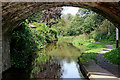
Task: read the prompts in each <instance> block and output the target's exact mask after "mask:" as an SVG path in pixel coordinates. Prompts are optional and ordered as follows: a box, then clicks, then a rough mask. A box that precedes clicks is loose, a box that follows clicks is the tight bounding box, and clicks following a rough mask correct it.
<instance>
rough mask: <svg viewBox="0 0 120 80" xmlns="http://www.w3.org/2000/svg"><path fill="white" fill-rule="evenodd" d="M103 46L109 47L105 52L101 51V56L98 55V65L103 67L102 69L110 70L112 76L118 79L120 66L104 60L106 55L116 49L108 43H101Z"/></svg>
mask: <svg viewBox="0 0 120 80" xmlns="http://www.w3.org/2000/svg"><path fill="white" fill-rule="evenodd" d="M97 43H99V42H97ZM101 44H105V45H106V46H107V49H106V50H103V51H100V54H98V56H97V62H98V63H97V64H98V65H99V66H101V67H102V68H104V69H106V70H108V71H109V72H111V73H112V74H114V75H115V76H116V77H119V78H120V72H119V71H120V65H115V64H112V63H110V62H109V61H108V60H106V59H105V58H104V53H106V52H108V51H110V50H112V49H114V47H113V46H112V45H110V44H107V43H101Z"/></svg>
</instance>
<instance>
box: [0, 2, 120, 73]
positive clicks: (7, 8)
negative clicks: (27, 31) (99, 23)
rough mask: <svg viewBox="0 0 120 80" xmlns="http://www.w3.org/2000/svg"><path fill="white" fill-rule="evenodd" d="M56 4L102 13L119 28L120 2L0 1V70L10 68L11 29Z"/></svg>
mask: <svg viewBox="0 0 120 80" xmlns="http://www.w3.org/2000/svg"><path fill="white" fill-rule="evenodd" d="M70 1H71V2H70ZM98 1H99V0H98ZM56 6H60V7H61V6H74V7H80V8H87V9H90V10H92V11H95V12H96V13H98V14H101V15H103V16H104V17H106V18H107V19H109V20H110V21H111V22H112V23H114V24H115V26H116V27H118V28H119V29H120V2H72V0H69V2H2V31H0V32H1V33H0V36H1V37H2V39H1V38H0V47H1V48H0V51H2V54H1V55H2V71H4V70H6V69H8V68H10V40H11V39H10V37H11V33H12V31H13V30H14V29H15V28H16V27H17V26H19V25H20V24H21V23H22V22H23V21H24V20H25V19H26V18H28V17H29V16H31V15H33V14H34V13H38V12H40V11H42V10H43V9H47V8H49V7H56ZM1 45H2V46H1ZM0 61H1V60H0ZM0 65H1V64H0ZM2 71H1V72H2Z"/></svg>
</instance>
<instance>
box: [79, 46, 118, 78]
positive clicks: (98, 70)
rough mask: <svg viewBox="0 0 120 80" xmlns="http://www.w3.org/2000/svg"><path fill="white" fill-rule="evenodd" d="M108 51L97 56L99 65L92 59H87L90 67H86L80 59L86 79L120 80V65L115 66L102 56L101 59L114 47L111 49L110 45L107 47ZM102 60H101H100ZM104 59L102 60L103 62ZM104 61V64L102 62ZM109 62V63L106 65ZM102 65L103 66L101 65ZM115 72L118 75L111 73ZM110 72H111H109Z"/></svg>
mask: <svg viewBox="0 0 120 80" xmlns="http://www.w3.org/2000/svg"><path fill="white" fill-rule="evenodd" d="M106 46H107V49H106V50H103V51H100V54H99V55H98V56H97V63H96V62H95V61H94V60H91V59H89V58H88V59H87V63H88V65H84V64H82V63H81V61H80V57H79V58H78V61H79V62H78V63H79V65H80V66H81V67H80V68H81V72H82V74H83V75H84V76H85V77H86V78H89V79H90V80H101V79H102V80H120V78H119V69H120V68H119V67H120V66H119V65H116V66H115V65H113V64H111V63H110V62H109V61H107V60H106V59H104V57H103V56H102V58H101V56H100V55H101V54H104V53H105V52H106V51H109V50H111V49H113V46H111V47H112V48H111V47H109V46H110V45H107V44H106ZM98 58H100V59H98ZM101 59H102V60H101ZM101 61H103V62H104V64H103V62H101ZM106 62H107V63H106ZM101 63H102V64H101ZM109 68H110V69H113V68H116V69H113V70H115V71H114V72H116V73H117V75H115V74H113V73H111V71H112V72H113V70H110V69H109ZM109 71H110V72H109Z"/></svg>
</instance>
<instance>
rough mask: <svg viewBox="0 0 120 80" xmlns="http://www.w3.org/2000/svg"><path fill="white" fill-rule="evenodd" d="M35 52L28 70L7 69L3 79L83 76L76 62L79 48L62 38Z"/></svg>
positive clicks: (28, 79) (21, 79) (20, 79)
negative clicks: (30, 67)
mask: <svg viewBox="0 0 120 80" xmlns="http://www.w3.org/2000/svg"><path fill="white" fill-rule="evenodd" d="M36 54H37V56H36V58H35V59H34V61H33V62H32V63H33V64H32V65H31V66H32V69H31V70H30V71H28V72H26V71H27V69H26V70H19V69H17V70H16V69H9V70H8V71H6V72H5V73H4V74H3V80H11V79H12V80H18V79H19V80H30V79H44V78H46V79H54V78H61V79H65V78H72V79H74V78H76V79H77V78H83V77H82V74H81V71H80V70H79V65H78V64H77V61H78V60H77V57H78V56H80V50H79V49H77V48H75V47H74V46H73V45H72V44H71V43H67V42H66V41H64V40H62V41H58V42H56V43H51V44H48V45H47V46H46V47H45V48H43V49H42V50H40V51H38V52H36ZM80 80H82V79H80Z"/></svg>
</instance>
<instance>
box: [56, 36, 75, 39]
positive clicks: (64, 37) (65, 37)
mask: <svg viewBox="0 0 120 80" xmlns="http://www.w3.org/2000/svg"><path fill="white" fill-rule="evenodd" d="M73 38H74V36H58V39H73Z"/></svg>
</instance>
